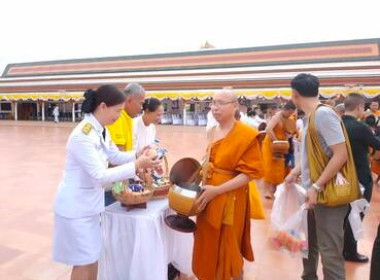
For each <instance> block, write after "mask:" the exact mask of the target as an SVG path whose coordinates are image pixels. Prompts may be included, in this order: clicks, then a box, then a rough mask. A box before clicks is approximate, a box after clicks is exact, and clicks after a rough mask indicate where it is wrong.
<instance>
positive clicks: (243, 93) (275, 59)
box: [0, 39, 380, 125]
mask: <svg viewBox="0 0 380 280" xmlns="http://www.w3.org/2000/svg"><path fill="white" fill-rule="evenodd" d="M301 72H307V73H313V74H315V75H316V76H318V77H319V79H320V82H321V89H320V95H321V97H322V98H331V97H334V96H337V95H338V96H339V95H341V96H344V95H347V94H348V93H350V92H353V91H355V92H359V93H362V94H363V95H365V96H366V97H367V98H369V99H370V98H375V97H377V96H378V95H379V94H380V39H366V40H352V41H336V42H323V43H307V44H296V45H281V46H268V47H254V48H239V49H213V48H205V49H202V50H200V51H195V52H182V53H166V54H152V55H136V56H122V57H107V58H92V59H76V60H61V61H47V62H33V63H17V64H9V65H7V67H6V68H5V70H4V73H3V74H2V76H1V78H0V102H1V103H0V105H1V106H0V118H1V119H15V120H41V121H44V120H50V119H52V116H51V111H52V109H53V106H54V105H56V104H57V105H59V109H60V113H61V114H60V117H61V119H62V120H64V121H77V120H78V119H80V118H81V110H80V109H81V102H82V96H83V92H84V91H85V90H86V89H88V88H97V87H98V86H99V85H102V84H115V85H117V86H118V87H120V88H121V89H122V88H124V87H125V85H127V84H128V83H130V82H137V83H140V84H141V85H142V86H143V87H144V88H145V89H146V90H147V96H148V97H156V98H159V99H161V100H163V101H164V104H165V111H166V114H165V122H166V120H167V121H168V123H175V124H190V125H193V123H194V124H200V122H201V121H200V120H203V118H204V114H205V110H207V107H208V102H207V101H209V100H210V99H211V98H212V96H213V94H214V92H215V91H216V90H220V89H221V88H223V87H232V88H233V90H234V91H235V92H236V94H237V95H238V96H239V97H240V98H241V99H242V100H246V101H247V102H248V103H249V104H253V103H265V102H274V101H275V102H278V100H284V99H289V98H290V95H291V90H290V87H289V84H290V80H291V79H292V78H293V77H294V76H295V75H296V74H298V73H301ZM170 120H171V121H170ZM202 124H203V121H202Z"/></svg>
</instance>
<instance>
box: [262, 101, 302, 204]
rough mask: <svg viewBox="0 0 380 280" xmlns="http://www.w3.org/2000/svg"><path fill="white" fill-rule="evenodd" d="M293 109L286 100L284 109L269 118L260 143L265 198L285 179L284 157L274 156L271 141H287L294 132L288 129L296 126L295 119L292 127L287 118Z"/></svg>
mask: <svg viewBox="0 0 380 280" xmlns="http://www.w3.org/2000/svg"><path fill="white" fill-rule="evenodd" d="M295 109H296V107H295V105H294V104H293V103H291V102H288V103H287V104H286V105H285V107H284V109H282V110H281V111H280V112H278V113H277V114H276V115H274V116H273V117H272V118H271V120H270V121H269V123H268V126H267V129H266V131H267V135H266V136H265V139H264V141H263V144H262V152H263V163H264V170H265V175H264V183H265V191H266V193H265V197H266V198H272V197H273V194H274V192H275V187H276V186H277V185H279V184H281V183H282V182H283V181H284V179H285V157H281V158H279V157H274V155H273V152H272V142H273V141H275V140H282V141H288V135H291V134H292V133H294V132H295V131H288V130H293V129H294V128H295V127H296V125H295V123H296V121H295V120H294V121H293V122H294V128H293V125H291V122H292V120H291V119H289V118H290V117H291V116H292V115H293V114H294V112H295Z"/></svg>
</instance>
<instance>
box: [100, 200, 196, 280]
mask: <svg viewBox="0 0 380 280" xmlns="http://www.w3.org/2000/svg"><path fill="white" fill-rule="evenodd" d="M169 213H171V210H170V209H169V208H168V202H167V200H166V199H164V200H156V201H150V202H148V208H147V209H133V210H130V211H128V212H127V211H126V210H125V208H123V207H121V205H120V203H118V202H117V203H114V204H112V205H110V206H108V207H107V208H106V211H105V213H104V214H103V215H102V231H103V245H104V249H103V254H102V256H101V258H100V260H99V279H100V280H148V279H149V280H152V279H154V280H167V266H168V263H170V262H171V263H173V265H174V266H175V267H176V268H177V269H178V270H180V271H181V272H183V273H185V274H187V275H191V274H192V269H191V259H192V250H193V234H191V233H180V232H177V231H174V230H171V229H170V228H168V227H167V226H166V224H165V222H164V218H165V217H166V215H168V214H169Z"/></svg>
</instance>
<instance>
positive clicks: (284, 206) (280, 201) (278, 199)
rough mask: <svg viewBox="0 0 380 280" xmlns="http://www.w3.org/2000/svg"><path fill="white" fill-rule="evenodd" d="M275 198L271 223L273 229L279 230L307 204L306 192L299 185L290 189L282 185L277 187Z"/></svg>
mask: <svg viewBox="0 0 380 280" xmlns="http://www.w3.org/2000/svg"><path fill="white" fill-rule="evenodd" d="M274 197H275V199H274V202H273V207H272V212H271V223H272V228H273V229H279V228H281V227H282V226H283V225H284V224H285V222H286V220H288V218H289V217H290V216H292V215H293V214H294V213H296V212H297V211H298V209H299V208H300V207H301V205H302V204H304V203H305V199H306V190H305V189H304V188H302V187H301V186H300V185H297V184H295V185H294V186H293V187H288V188H286V187H285V186H284V184H281V185H279V186H278V187H277V190H276V193H275V194H274Z"/></svg>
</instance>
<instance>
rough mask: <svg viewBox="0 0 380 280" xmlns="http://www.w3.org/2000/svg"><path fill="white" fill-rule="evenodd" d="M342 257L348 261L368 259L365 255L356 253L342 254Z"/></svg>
mask: <svg viewBox="0 0 380 280" xmlns="http://www.w3.org/2000/svg"><path fill="white" fill-rule="evenodd" d="M344 259H345V260H346V261H348V262H357V263H366V262H368V261H369V259H368V257H367V256H364V255H362V254H359V253H356V254H353V255H349V254H344Z"/></svg>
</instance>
